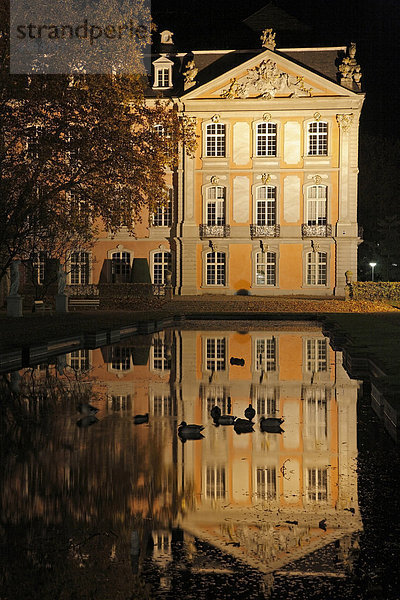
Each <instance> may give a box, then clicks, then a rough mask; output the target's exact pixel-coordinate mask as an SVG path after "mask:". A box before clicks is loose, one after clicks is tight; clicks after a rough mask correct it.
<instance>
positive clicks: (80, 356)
mask: <svg viewBox="0 0 400 600" xmlns="http://www.w3.org/2000/svg"><path fill="white" fill-rule="evenodd" d="M67 364H68V365H69V366H70V367H71V369H73V370H74V371H76V372H84V371H88V370H89V367H90V364H89V350H84V349H83V350H74V351H73V352H70V353H69V354H67Z"/></svg>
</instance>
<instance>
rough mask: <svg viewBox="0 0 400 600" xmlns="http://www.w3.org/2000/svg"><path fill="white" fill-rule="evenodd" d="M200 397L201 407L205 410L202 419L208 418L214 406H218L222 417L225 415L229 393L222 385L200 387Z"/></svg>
mask: <svg viewBox="0 0 400 600" xmlns="http://www.w3.org/2000/svg"><path fill="white" fill-rule="evenodd" d="M200 395H201V397H202V399H203V406H204V408H205V415H204V418H208V416H209V415H210V412H211V409H212V408H213V407H214V406H218V407H219V408H220V409H221V412H222V414H223V415H225V414H226V413H227V410H228V397H229V393H228V391H227V389H226V388H225V387H224V386H223V385H207V386H204V387H201V388H200Z"/></svg>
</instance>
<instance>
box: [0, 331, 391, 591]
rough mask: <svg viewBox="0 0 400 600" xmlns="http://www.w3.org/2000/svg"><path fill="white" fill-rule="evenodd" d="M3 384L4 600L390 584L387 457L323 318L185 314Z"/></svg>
mask: <svg viewBox="0 0 400 600" xmlns="http://www.w3.org/2000/svg"><path fill="white" fill-rule="evenodd" d="M0 385H1V387H0V389H1V396H2V405H1V419H2V429H1V453H2V461H1V476H0V477H1V486H0V488H1V489H0V494H1V524H0V535H1V541H2V553H1V567H2V574H1V577H2V578H1V582H0V583H1V590H2V591H1V592H0V598H1V600H14V599H18V600H20V599H24V598H27V599H29V600H32V599H36V598H40V599H41V600H47V599H53V598H55V599H60V600H67V599H68V600H72V599H78V600H81V599H84V600H86V599H91V598H96V600H99V599H100V600H101V599H104V600H106V599H107V600H108V599H110V598H112V599H122V598H123V599H126V600H128V599H136V598H166V599H167V598H168V599H173V598H178V597H182V598H196V599H197V598H210V599H211V598H213V599H220V598H221V599H222V598H227V599H228V598H229V599H236V598H243V599H245V598H246V599H259V598H260V599H262V598H321V599H324V600H326V599H327V598H376V599H380V598H399V597H400V592H398V585H399V574H398V550H399V541H398V540H399V537H400V536H399V521H398V515H399V500H398V498H399V473H400V469H399V455H398V452H397V450H396V447H395V446H394V444H393V443H392V442H391V441H390V439H388V438H387V435H386V434H385V433H384V431H383V429H382V428H381V426H380V424H379V423H378V422H377V421H376V420H375V417H374V416H373V414H372V412H371V411H370V409H369V406H368V401H367V400H366V398H364V399H363V398H362V395H361V388H362V385H361V382H358V381H355V380H352V379H350V377H349V376H348V375H347V373H346V371H345V370H344V368H343V366H342V356H341V353H340V352H335V351H334V350H333V349H332V348H331V346H330V345H329V339H328V338H326V337H324V335H323V334H322V331H321V327H320V326H319V325H317V324H312V323H306V322H304V323H302V322H293V323H291V322H265V321H264V322H263V321H260V322H258V321H253V322H246V321H240V322H237V321H236V322H212V321H209V322H192V323H190V322H188V323H186V324H182V325H181V326H180V327H179V328H177V329H167V330H164V331H161V332H158V333H156V334H153V335H145V336H135V337H133V338H131V339H129V340H127V341H123V342H120V343H118V344H115V345H112V346H107V347H103V348H98V349H94V350H83V349H82V350H76V351H75V352H72V353H70V354H67V355H62V356H59V357H57V358H56V359H53V361H52V362H51V363H50V364H43V365H38V366H35V367H32V368H29V369H24V370H22V371H19V372H14V373H10V374H8V375H4V376H1V382H0ZM216 406H217V407H218V408H219V409H220V411H221V414H222V415H230V416H234V417H238V418H241V419H244V418H245V410H246V409H247V408H249V406H250V409H251V408H252V409H254V411H253V412H255V414H254V417H253V419H252V422H253V426H251V425H250V426H248V427H247V426H245V427H244V428H243V427H242V428H241V427H239V426H234V425H225V424H223V423H224V420H222V421H218V419H213V418H212V416H211V411H212V410H213V409H214V411H215V407H216ZM218 412H219V411H218V410H217V414H218ZM214 414H215V412H214ZM248 414H249V413H248ZM250 414H251V413H250ZM138 415H140V417H139V418H138ZM135 417H136V418H135ZM266 418H269V419H283V422H282V424H281V426H280V427H281V430H279V428H278V430H276V429H274V428H273V429H272V430H271V429H270V428H268V427H262V426H261V425H260V420H262V419H266ZM183 421H184V422H186V423H189V424H198V425H203V426H204V429H203V430H202V432H201V434H199V435H196V436H191V435H188V436H185V435H181V436H179V435H178V426H179V425H180V423H181V422H183ZM226 421H229V419H226ZM263 429H267V430H266V431H265V430H263ZM191 437H198V438H199V439H190V438H191ZM188 438H189V439H188Z"/></svg>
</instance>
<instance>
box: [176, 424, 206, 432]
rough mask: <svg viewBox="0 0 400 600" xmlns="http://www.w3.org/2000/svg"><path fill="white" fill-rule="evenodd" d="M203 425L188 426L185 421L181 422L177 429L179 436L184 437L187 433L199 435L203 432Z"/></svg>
mask: <svg viewBox="0 0 400 600" xmlns="http://www.w3.org/2000/svg"><path fill="white" fill-rule="evenodd" d="M203 429H204V425H195V424H194V423H192V424H188V423H186V421H182V423H181V424H180V425H179V427H178V433H179V435H181V434H183V435H186V434H188V433H200V432H201V431H203Z"/></svg>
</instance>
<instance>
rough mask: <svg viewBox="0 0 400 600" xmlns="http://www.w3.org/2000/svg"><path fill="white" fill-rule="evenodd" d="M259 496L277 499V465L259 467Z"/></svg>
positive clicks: (265, 498)
mask: <svg viewBox="0 0 400 600" xmlns="http://www.w3.org/2000/svg"><path fill="white" fill-rule="evenodd" d="M256 474H257V487H256V490H257V498H258V499H259V500H275V499H276V467H258V468H257V471H256Z"/></svg>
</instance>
